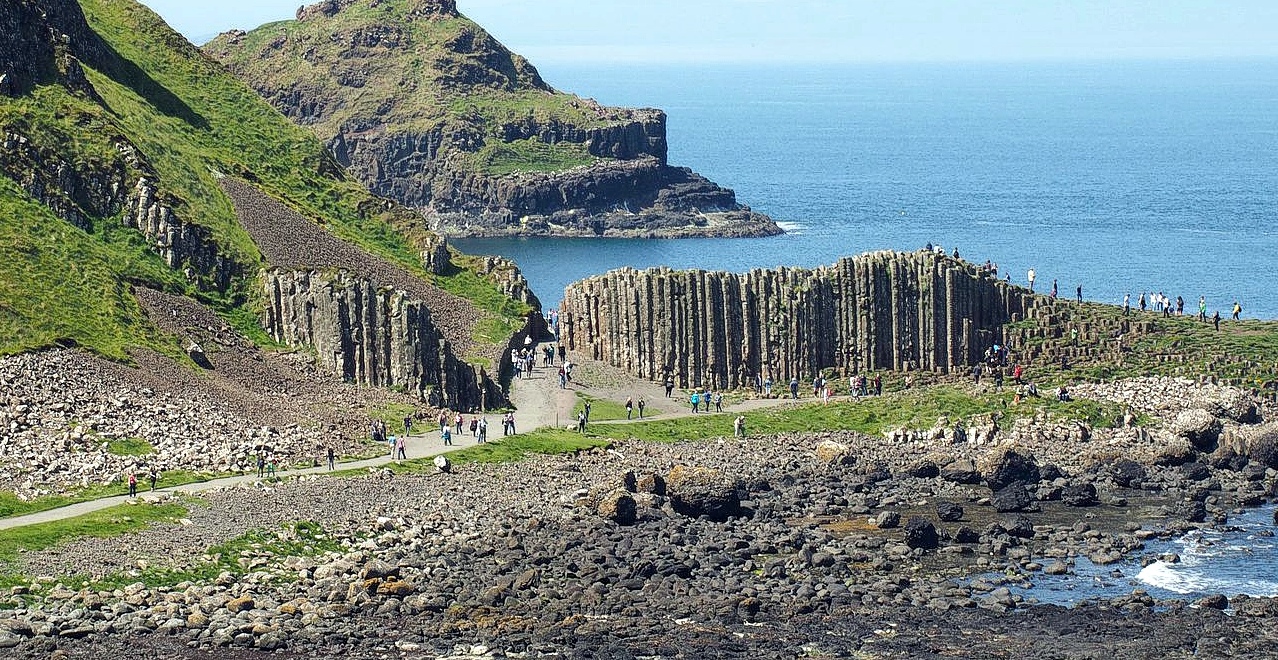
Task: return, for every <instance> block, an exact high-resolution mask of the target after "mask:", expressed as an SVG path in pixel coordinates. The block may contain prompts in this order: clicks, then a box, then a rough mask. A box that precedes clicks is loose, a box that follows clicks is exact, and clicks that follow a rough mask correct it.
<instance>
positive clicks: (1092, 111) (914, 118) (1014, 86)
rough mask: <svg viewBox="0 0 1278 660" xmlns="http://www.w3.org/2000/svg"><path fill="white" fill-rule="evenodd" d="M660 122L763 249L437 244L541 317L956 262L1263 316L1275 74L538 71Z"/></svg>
mask: <svg viewBox="0 0 1278 660" xmlns="http://www.w3.org/2000/svg"><path fill="white" fill-rule="evenodd" d="M542 74H543V75H544V76H545V77H546V79H547V80H548V81H549V82H550V83H551V84H553V85H554V86H555V87H557V88H559V89H563V90H567V91H572V92H574V93H577V94H579V95H581V96H587V97H593V98H596V99H598V100H599V101H600V102H602V103H605V104H610V105H626V106H652V107H660V108H663V109H664V110H665V111H666V112H667V113H668V115H669V141H670V162H671V163H672V164H675V165H683V166H688V167H691V168H693V169H694V170H696V171H698V172H700V173H702V174H704V175H706V176H707V177H709V178H710V179H712V180H714V181H716V182H718V183H719V184H721V185H724V186H727V187H729V188H732V189H734V190H735V191H736V193H737V197H738V199H739V200H740V201H741V202H742V203H745V204H748V205H750V206H751V207H753V208H754V209H755V210H757V211H761V212H763V213H767V214H768V215H771V216H772V217H773V218H774V219H776V220H777V221H778V222H780V223H781V224H782V226H783V227H785V228H786V230H787V232H788V233H787V234H785V235H784V236H778V237H772V238H764V239H734V240H718V239H681V240H590V239H583V240H563V239H554V240H544V239H542V240H538V239H482V240H479V239H475V240H465V241H457V245H458V247H460V248H461V249H463V250H465V251H467V252H476V253H484V254H502V255H505V256H508V257H511V258H513V259H515V260H516V261H517V262H518V263H519V264H520V266H522V267H523V270H524V272H525V274H526V275H527V277H528V279H529V281H530V282H531V284H532V286H533V289H534V291H536V292H537V293H538V295H539V296H540V297H541V298H542V301H543V303H544V304H545V305H546V306H547V307H550V306H554V305H555V304H557V302H558V300H559V299H560V298H561V297H562V291H563V288H564V286H565V285H567V284H568V283H569V282H571V281H573V280H576V279H579V278H582V277H585V276H588V275H591V274H595V273H600V272H603V271H606V270H609V269H612V268H617V267H620V266H627V265H628V266H635V267H648V266H655V265H668V266H672V267H676V268H706V269H725V270H732V271H745V270H749V269H751V268H756V267H774V266H778V265H783V264H784V265H794V266H817V265H821V264H830V263H833V262H834V261H836V260H837V259H838V258H840V257H842V256H848V255H853V254H857V253H860V252H865V251H870V250H879V249H896V250H915V249H918V248H920V247H922V246H923V245H924V244H926V243H929V242H930V243H932V244H936V245H941V246H943V247H944V248H945V249H946V250H947V251H950V250H952V249H954V248H957V249H958V250H959V252H960V253H961V254H962V256H963V257H964V258H967V259H969V260H973V261H977V262H984V261H986V260H987V259H988V260H990V261H992V262H994V263H997V264H998V265H999V267H1000V269H1002V271H1003V272H1005V273H1010V274H1011V276H1012V279H1013V281H1017V282H1021V283H1023V282H1024V280H1025V273H1026V271H1027V270H1028V269H1029V268H1034V269H1036V270H1037V273H1038V282H1039V287H1043V286H1047V287H1050V285H1051V282H1052V280H1057V281H1058V282H1059V288H1060V292H1061V295H1062V296H1071V297H1072V296H1073V295H1074V291H1075V287H1076V286H1077V285H1080V284H1081V285H1082V287H1083V295H1084V297H1085V298H1087V299H1089V300H1096V301H1101V302H1109V303H1115V304H1117V303H1119V302H1120V301H1121V300H1122V297H1123V294H1125V293H1128V292H1130V293H1131V294H1132V300H1133V301H1135V300H1136V297H1137V294H1138V293H1139V292H1141V291H1162V292H1164V293H1166V294H1167V295H1168V296H1169V297H1171V298H1173V299H1174V298H1175V297H1176V296H1177V295H1181V296H1183V297H1184V298H1185V300H1186V306H1187V307H1191V308H1193V307H1195V306H1196V304H1197V300H1198V297H1199V296H1200V295H1204V296H1206V297H1207V301H1208V306H1209V307H1208V313H1209V314H1210V313H1211V311H1212V310H1215V309H1219V310H1220V311H1221V314H1222V316H1228V314H1229V311H1230V308H1231V307H1232V305H1233V301H1234V300H1238V301H1239V302H1240V303H1241V304H1242V306H1243V313H1244V316H1247V317H1260V318H1278V296H1275V295H1274V292H1275V291H1278V268H1276V267H1275V265H1274V263H1273V262H1274V260H1275V258H1278V226H1275V220H1276V219H1278V217H1276V216H1278V60H1258V61H1238V60H1215V61H1162V62H1152V61H1151V62H1144V61H1126V62H1086V63H1082V62H1075V63H1064V62H1062V63H1015V64H1010V63H1009V64H993V63H981V64H908V65H906V64H896V65H888V64H877V65H870V64H865V65H840V66H834V65H824V66H815V65H807V66H772V67H769V66H725V65H715V66H703V67H702V66H686V65H685V66H674V65H661V66H639V65H624V66H618V65H609V66H606V67H605V66H589V65H580V66H572V67H565V66H559V67H550V68H545V69H543V70H542Z"/></svg>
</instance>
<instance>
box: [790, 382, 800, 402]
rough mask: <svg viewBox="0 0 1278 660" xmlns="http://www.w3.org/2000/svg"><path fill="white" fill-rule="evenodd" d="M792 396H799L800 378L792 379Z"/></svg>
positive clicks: (795, 397)
mask: <svg viewBox="0 0 1278 660" xmlns="http://www.w3.org/2000/svg"><path fill="white" fill-rule="evenodd" d="M790 398H791V399H797V398H799V379H798V378H791V379H790Z"/></svg>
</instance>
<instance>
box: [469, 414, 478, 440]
mask: <svg viewBox="0 0 1278 660" xmlns="http://www.w3.org/2000/svg"><path fill="white" fill-rule="evenodd" d="M470 436H471V437H472V438H478V437H479V417H478V416H475V417H471V418H470Z"/></svg>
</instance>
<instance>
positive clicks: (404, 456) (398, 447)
mask: <svg viewBox="0 0 1278 660" xmlns="http://www.w3.org/2000/svg"><path fill="white" fill-rule="evenodd" d="M407 438H408V437H407V436H403V437H400V439H399V442H396V443H395V453H397V454H399V460H401V461H403V460H408V441H407Z"/></svg>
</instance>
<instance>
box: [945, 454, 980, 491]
mask: <svg viewBox="0 0 1278 660" xmlns="http://www.w3.org/2000/svg"><path fill="white" fill-rule="evenodd" d="M941 478H942V479H945V480H946V481H953V482H954V483H956V484H965V485H969V486H970V485H974V484H979V483H981V473H980V471H978V470H977V469H976V466H975V465H974V464H973V463H972V462H971V461H969V460H967V459H958V460H955V461H953V462H951V463H949V464H947V465H946V466H945V467H943V468H941Z"/></svg>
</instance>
